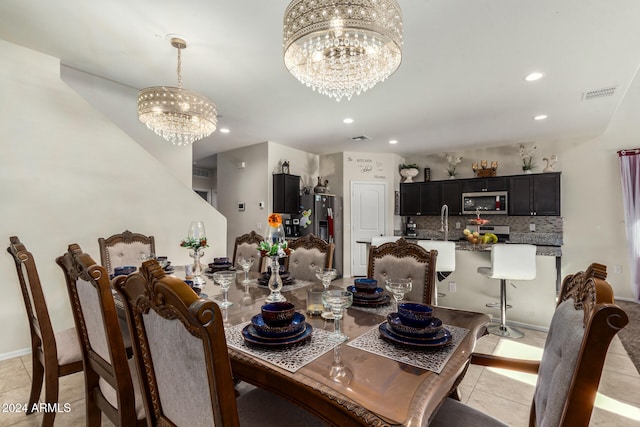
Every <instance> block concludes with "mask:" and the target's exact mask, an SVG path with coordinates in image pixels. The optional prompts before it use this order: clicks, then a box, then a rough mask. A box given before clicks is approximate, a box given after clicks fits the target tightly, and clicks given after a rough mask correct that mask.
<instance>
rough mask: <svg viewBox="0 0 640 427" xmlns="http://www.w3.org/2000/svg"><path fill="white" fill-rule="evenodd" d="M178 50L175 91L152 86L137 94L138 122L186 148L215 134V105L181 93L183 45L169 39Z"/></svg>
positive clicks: (205, 99)
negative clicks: (181, 53) (176, 85)
mask: <svg viewBox="0 0 640 427" xmlns="http://www.w3.org/2000/svg"><path fill="white" fill-rule="evenodd" d="M171 46H173V47H175V48H176V49H178V69H177V72H178V87H171V86H155V87H148V88H145V89H142V90H141V91H140V92H138V118H139V119H140V121H141V122H142V123H144V124H145V125H147V127H148V128H149V129H151V130H152V131H154V132H155V133H157V134H158V135H160V136H161V137H163V138H164V139H166V140H167V141H170V142H172V143H173V144H177V145H187V144H190V143H193V142H194V141H197V140H199V139H202V138H204V137H206V136H209V135H211V134H212V133H213V131H215V130H216V124H217V121H218V119H217V111H216V105H215V104H214V103H213V102H211V101H210V100H209V99H207V98H206V97H205V96H202V95H200V94H199V93H196V92H192V91H190V90H186V89H182V74H181V69H182V57H181V55H180V52H181V50H182V49H186V47H187V43H186V42H185V41H184V40H182V39H180V38H172V39H171Z"/></svg>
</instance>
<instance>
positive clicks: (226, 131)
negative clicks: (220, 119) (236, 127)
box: [220, 128, 231, 133]
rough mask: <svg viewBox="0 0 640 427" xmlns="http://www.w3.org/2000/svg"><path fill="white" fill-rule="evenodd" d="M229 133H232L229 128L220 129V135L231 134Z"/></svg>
mask: <svg viewBox="0 0 640 427" xmlns="http://www.w3.org/2000/svg"><path fill="white" fill-rule="evenodd" d="M229 132H231V131H230V130H229V129H227V128H220V133H229Z"/></svg>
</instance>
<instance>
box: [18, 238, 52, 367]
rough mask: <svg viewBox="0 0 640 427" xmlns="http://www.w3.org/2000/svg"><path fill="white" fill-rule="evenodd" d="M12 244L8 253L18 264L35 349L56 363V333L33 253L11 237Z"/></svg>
mask: <svg viewBox="0 0 640 427" xmlns="http://www.w3.org/2000/svg"><path fill="white" fill-rule="evenodd" d="M9 241H10V244H9V247H8V248H7V252H9V254H10V255H11V256H12V257H13V260H14V261H15V264H16V271H17V273H18V282H19V283H20V290H21V291H22V298H23V300H24V306H25V309H26V310H27V317H28V318H29V330H30V332H31V344H32V346H31V347H32V350H36V349H37V351H40V352H41V353H42V354H43V358H44V359H46V361H47V362H50V363H53V364H57V363H58V362H57V348H56V339H55V334H54V331H53V327H52V326H51V319H50V317H49V310H48V309H47V302H46V300H45V297H44V293H43V292H42V285H41V283H40V276H39V275H38V270H37V268H36V262H35V261H34V259H33V255H32V254H31V252H29V251H28V250H27V248H26V247H25V246H24V245H23V244H22V242H20V239H18V237H16V236H12V237H10V238H9ZM45 364H46V363H45Z"/></svg>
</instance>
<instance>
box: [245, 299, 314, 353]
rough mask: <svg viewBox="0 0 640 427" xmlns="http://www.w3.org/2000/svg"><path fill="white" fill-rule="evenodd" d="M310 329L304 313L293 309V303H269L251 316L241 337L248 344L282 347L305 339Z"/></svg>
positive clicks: (309, 335)
mask: <svg viewBox="0 0 640 427" xmlns="http://www.w3.org/2000/svg"><path fill="white" fill-rule="evenodd" d="M265 310H267V312H265ZM312 331H313V327H312V326H311V325H309V324H308V323H307V322H306V318H305V317H304V314H302V313H298V312H294V311H293V304H291V303H271V304H265V305H264V306H263V309H262V313H261V314H256V315H255V316H253V317H252V318H251V323H250V324H248V325H247V326H245V327H244V328H243V329H242V337H243V338H244V340H245V342H246V343H247V344H250V345H255V346H259V347H270V348H283V347H289V346H292V345H295V344H299V343H302V342H305V341H307V340H308V339H309V338H310V337H311V332H312Z"/></svg>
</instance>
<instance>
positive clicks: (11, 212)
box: [0, 40, 226, 355]
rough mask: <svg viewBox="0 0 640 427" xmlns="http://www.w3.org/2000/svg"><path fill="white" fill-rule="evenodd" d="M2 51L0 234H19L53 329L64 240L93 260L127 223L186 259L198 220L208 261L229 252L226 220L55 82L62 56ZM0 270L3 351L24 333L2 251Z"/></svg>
mask: <svg viewBox="0 0 640 427" xmlns="http://www.w3.org/2000/svg"><path fill="white" fill-rule="evenodd" d="M0 50H1V51H2V56H1V58H0V78H1V80H2V81H3V82H4V83H5V85H4V88H3V90H2V91H0V105H1V106H2V107H3V108H2V110H3V114H2V115H1V116H0V130H1V131H2V132H1V135H2V141H1V142H0V143H1V144H2V156H0V200H2V203H1V204H0V218H2V221H0V237H1V238H2V239H3V240H4V242H5V244H6V245H8V243H9V236H12V235H17V236H19V237H20V239H21V240H22V241H23V242H24V243H25V245H26V246H27V248H28V249H29V250H30V251H31V252H32V253H33V255H34V258H35V260H36V263H37V266H38V270H39V273H40V278H41V280H42V283H43V288H44V293H45V296H46V298H47V303H48V306H49V311H50V314H51V317H52V320H53V323H54V328H56V329H61V328H64V327H69V326H72V325H73V320H72V317H71V310H70V306H69V298H68V295H67V290H66V286H65V284H64V280H63V276H62V272H61V271H60V268H59V267H58V266H57V265H56V264H55V258H56V257H57V256H59V255H61V254H62V253H64V251H65V250H66V248H67V246H68V244H69V243H78V244H79V245H80V246H81V247H82V248H83V249H84V250H85V251H86V252H88V253H90V254H92V255H93V257H94V259H96V261H98V262H99V259H100V254H99V252H98V240H97V239H98V237H101V236H110V235H111V234H114V233H119V232H122V231H123V230H125V229H129V230H132V231H136V232H140V233H143V234H151V235H154V236H155V238H156V246H157V252H158V254H160V255H166V256H168V257H169V259H171V260H172V262H173V263H174V264H176V265H180V264H186V263H187V262H190V261H191V259H190V258H189V256H188V254H187V251H185V250H184V249H182V248H180V247H179V245H178V244H179V242H180V240H181V239H183V238H184V237H185V236H186V233H187V229H188V226H189V222H190V221H191V220H194V219H198V220H203V221H204V222H205V226H206V227H207V233H208V236H209V237H210V245H211V247H210V248H208V249H207V250H206V251H205V260H208V259H209V258H213V256H220V254H223V253H224V252H225V242H226V220H225V218H224V217H223V216H222V215H220V213H218V212H217V211H216V210H215V209H213V208H212V207H211V206H209V205H208V204H207V203H206V202H205V201H203V200H202V199H201V198H200V197H199V196H198V195H197V194H195V193H194V192H193V191H192V190H191V185H190V179H189V183H188V185H186V184H185V183H184V182H183V180H182V179H179V178H177V177H176V176H174V175H172V174H171V173H169V171H168V170H167V168H166V167H165V166H164V165H163V164H162V163H161V162H160V161H159V160H158V159H157V158H155V157H154V156H152V155H150V154H149V152H148V151H146V150H145V149H143V148H142V147H141V146H140V145H138V144H137V143H136V142H135V141H133V140H132V139H131V138H129V137H128V136H127V135H126V134H124V133H123V132H122V131H121V130H120V129H119V128H118V127H117V126H116V125H114V124H113V123H112V122H110V121H109V120H107V119H106V118H105V117H104V116H103V115H102V114H101V113H99V112H98V111H96V110H95V109H94V108H92V107H91V106H90V105H89V104H88V103H87V102H86V101H85V100H83V99H82V98H81V97H80V96H79V95H78V94H77V93H76V92H75V91H74V90H72V89H71V88H70V87H69V86H68V85H67V84H66V83H64V82H63V81H61V79H60V63H59V60H58V59H56V58H52V57H49V56H46V55H42V54H40V53H37V52H34V51H31V50H28V49H24V48H22V47H19V46H16V45H13V44H10V43H7V42H5V41H1V40H0ZM175 148H176V149H178V147H175ZM185 169H187V170H189V171H190V170H191V161H190V159H189V161H188V166H187V167H186V168H185ZM0 271H2V272H3V273H4V275H5V279H6V280H5V282H6V283H5V286H0V324H2V330H1V331H0V337H1V338H2V339H0V355H2V354H5V353H8V352H14V351H18V350H20V349H24V348H27V347H28V346H29V343H30V339H29V329H28V324H27V317H26V315H25V309H24V304H23V302H22V297H21V294H20V290H19V287H18V285H17V277H16V271H15V266H14V263H13V260H12V259H11V257H10V256H9V255H8V254H5V255H4V256H2V257H0Z"/></svg>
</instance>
